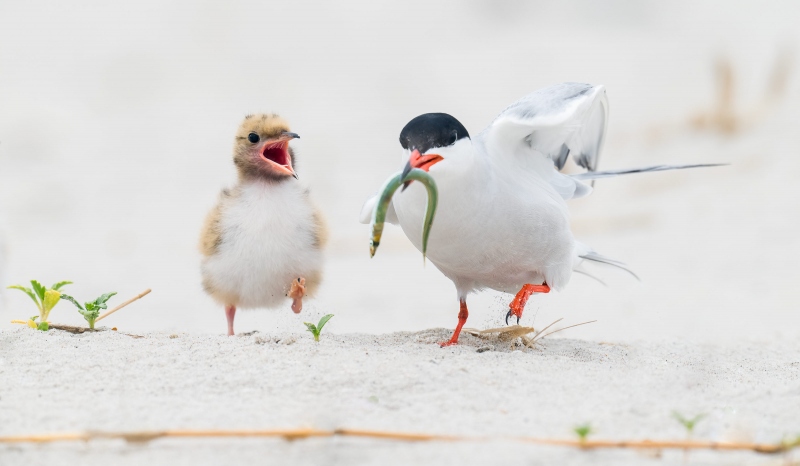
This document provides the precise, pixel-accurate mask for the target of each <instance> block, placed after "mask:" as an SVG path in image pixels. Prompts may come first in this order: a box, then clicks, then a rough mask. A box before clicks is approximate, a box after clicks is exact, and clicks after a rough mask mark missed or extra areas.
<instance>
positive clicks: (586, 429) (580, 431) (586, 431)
mask: <svg viewBox="0 0 800 466" xmlns="http://www.w3.org/2000/svg"><path fill="white" fill-rule="evenodd" d="M572 431H573V432H575V435H577V436H578V439H580V441H581V442H585V441H586V439H588V438H589V435H591V434H593V433H594V429H592V425H591V424H589V423H588V422H587V423H585V424H581V425H579V426H576V427H575V428H573V429H572Z"/></svg>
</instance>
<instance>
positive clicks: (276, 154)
mask: <svg viewBox="0 0 800 466" xmlns="http://www.w3.org/2000/svg"><path fill="white" fill-rule="evenodd" d="M299 138H300V136H299V135H298V134H297V133H290V132H288V131H284V132H282V133H281V135H280V136H279V137H277V138H275V139H273V140H271V141H267V142H266V143H265V144H264V146H263V147H262V148H261V151H260V152H261V157H263V158H264V160H266V161H267V162H268V163H269V164H270V167H271V168H272V169H273V170H275V171H276V172H278V173H282V174H285V175H291V176H293V177H295V179H297V173H295V171H294V168H292V158H291V156H290V155H289V149H288V148H289V141H291V140H292V139H299Z"/></svg>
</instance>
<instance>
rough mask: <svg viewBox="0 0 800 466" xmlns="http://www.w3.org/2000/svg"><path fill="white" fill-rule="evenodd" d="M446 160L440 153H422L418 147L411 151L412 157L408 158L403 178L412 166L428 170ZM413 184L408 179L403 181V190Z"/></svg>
mask: <svg viewBox="0 0 800 466" xmlns="http://www.w3.org/2000/svg"><path fill="white" fill-rule="evenodd" d="M442 160H444V157H442V156H441V155H439V154H425V155H421V154H420V153H419V151H418V150H417V149H414V152H412V153H411V157H409V158H408V163H407V164H406V166H405V168H403V178H405V176H406V175H408V172H410V171H411V169H412V168H419V169H420V170H425V171H428V170H430V169H431V167H432V166H434V165H435V164H437V163H439V162H441V161H442ZM410 184H411V181H406V182H405V183H403V191H405V189H406V188H407V187H408V185H410Z"/></svg>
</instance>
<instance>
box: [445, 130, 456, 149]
mask: <svg viewBox="0 0 800 466" xmlns="http://www.w3.org/2000/svg"><path fill="white" fill-rule="evenodd" d="M457 140H458V131H453V132H452V133H450V139H448V140H447V145H448V146H452V145H453V144H455V143H456V141H457Z"/></svg>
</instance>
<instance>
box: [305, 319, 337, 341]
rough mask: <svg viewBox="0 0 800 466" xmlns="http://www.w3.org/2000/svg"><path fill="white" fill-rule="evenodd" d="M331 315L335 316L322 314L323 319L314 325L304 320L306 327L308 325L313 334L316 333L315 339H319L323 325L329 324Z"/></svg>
mask: <svg viewBox="0 0 800 466" xmlns="http://www.w3.org/2000/svg"><path fill="white" fill-rule="evenodd" d="M331 317H333V314H328V315H326V316H322V319H320V320H319V323H318V324H317V325H314V324H312V323H311V322H303V323H304V324H306V327H308V331H309V332H311V334H312V335H314V341H319V334H320V333H322V327H324V326H325V324H327V323H328V321H329V320H331Z"/></svg>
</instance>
